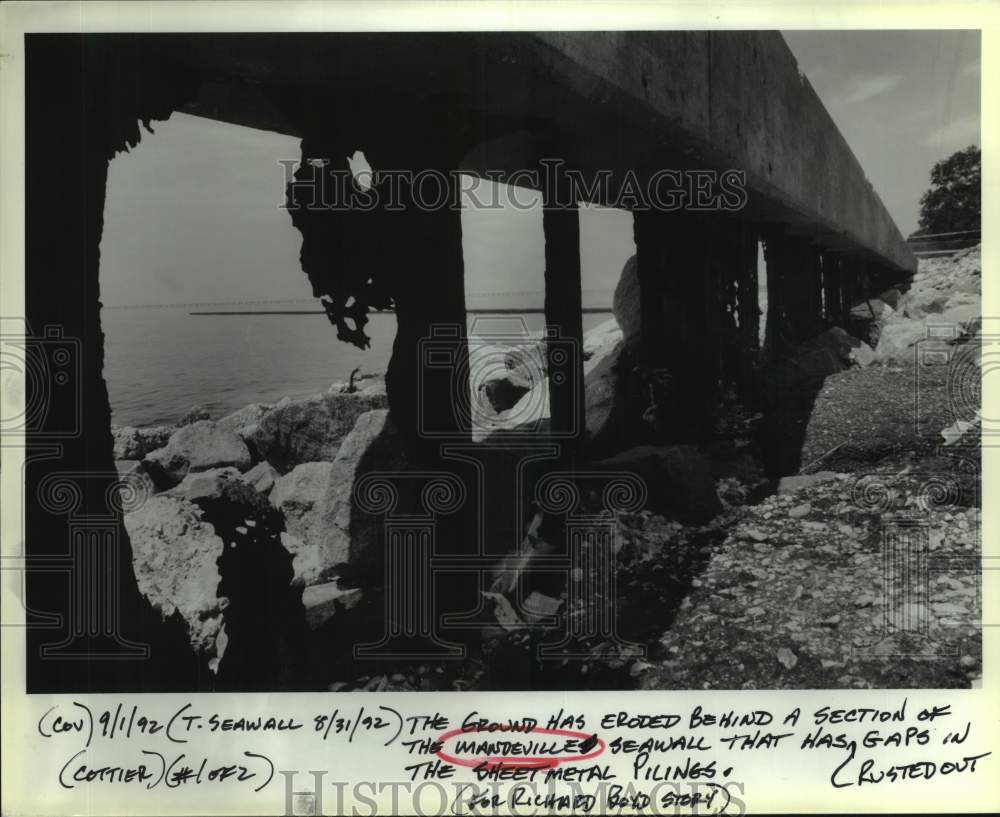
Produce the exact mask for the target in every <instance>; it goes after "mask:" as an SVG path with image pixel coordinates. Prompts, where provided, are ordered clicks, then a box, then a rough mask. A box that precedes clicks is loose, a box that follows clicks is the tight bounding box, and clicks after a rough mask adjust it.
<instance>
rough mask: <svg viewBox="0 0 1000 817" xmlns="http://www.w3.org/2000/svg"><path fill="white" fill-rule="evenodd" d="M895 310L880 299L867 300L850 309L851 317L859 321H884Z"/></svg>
mask: <svg viewBox="0 0 1000 817" xmlns="http://www.w3.org/2000/svg"><path fill="white" fill-rule="evenodd" d="M894 312H895V310H894V309H893V308H892V307H891V306H889V304H887V303H886V302H885V301H883V300H882V299H881V298H868V299H867V300H865V301H862V302H861V303H859V304H855V305H854V306H853V307H851V317H853V318H859V319H861V320H874V321H885V320H888V319H889V318H891V317H892V315H893V313H894Z"/></svg>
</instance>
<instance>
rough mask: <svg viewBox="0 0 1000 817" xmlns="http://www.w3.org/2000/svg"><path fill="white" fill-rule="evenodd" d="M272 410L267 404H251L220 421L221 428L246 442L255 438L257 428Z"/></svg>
mask: <svg viewBox="0 0 1000 817" xmlns="http://www.w3.org/2000/svg"><path fill="white" fill-rule="evenodd" d="M270 409H271V406H269V405H267V404H266V403H250V404H249V405H247V406H244V407H243V408H241V409H237V410H236V411H234V412H233V413H232V414H227V415H226V416H225V417H223V418H222V419H221V420H219V421H218V425H219V428H225V429H227V430H228V431H235V432H236V433H237V434H239V435H240V437H242V438H243V441H244V442H246V441H247V440H250V439H252V438H253V435H254V433H255V432H256V430H257V426H258V425H259V424H260V421H261V420H262V419H263V418H264V415H265V414H267V412H268V411H269V410H270Z"/></svg>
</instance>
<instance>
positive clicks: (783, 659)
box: [777, 647, 799, 669]
mask: <svg viewBox="0 0 1000 817" xmlns="http://www.w3.org/2000/svg"><path fill="white" fill-rule="evenodd" d="M777 658H778V663H779V664H781V666H783V667H784V668H785V669H793V668H794V667H795V665H796V664H798V663H799V657H798V656H797V655H796V654H795V653H793V652H792V651H791V650H790V649H788V647H781V648H780V649H779V650H778V655H777Z"/></svg>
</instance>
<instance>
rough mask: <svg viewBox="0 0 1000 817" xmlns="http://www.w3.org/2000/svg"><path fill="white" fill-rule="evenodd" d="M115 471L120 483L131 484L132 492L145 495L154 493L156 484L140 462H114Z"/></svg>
mask: <svg viewBox="0 0 1000 817" xmlns="http://www.w3.org/2000/svg"><path fill="white" fill-rule="evenodd" d="M115 470H116V471H117V472H118V477H119V479H121V481H122V482H129V483H132V484H133V486H134V490H136V491H143V492H144V493H147V494H152V493H155V492H156V483H154V482H153V478H152V477H151V476H150V475H149V472H148V471H147V470H146V466H144V465H143V464H142V461H141V460H115Z"/></svg>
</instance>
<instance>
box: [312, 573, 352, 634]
mask: <svg viewBox="0 0 1000 817" xmlns="http://www.w3.org/2000/svg"><path fill="white" fill-rule="evenodd" d="M361 597H362V591H361V588H359V587H351V588H341V587H340V585H339V584H338V583H337V582H335V581H333V582H324V583H323V584H314V585H313V586H312V587H307V588H306V589H305V590H303V591H302V606H303V607H304V608H305V611H306V624H308V625H309V629H311V630H316V629H318V628H319V627H321V626H323V625H324V624H325V623H326V622H327V621H329V620H330V619H331V618H333V617H334V616H335V615H336V614H337V612H338V608H340V609H344V610H350V609H352V608H353V607H355V606H357V604H358V602H360V601H361Z"/></svg>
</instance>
